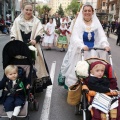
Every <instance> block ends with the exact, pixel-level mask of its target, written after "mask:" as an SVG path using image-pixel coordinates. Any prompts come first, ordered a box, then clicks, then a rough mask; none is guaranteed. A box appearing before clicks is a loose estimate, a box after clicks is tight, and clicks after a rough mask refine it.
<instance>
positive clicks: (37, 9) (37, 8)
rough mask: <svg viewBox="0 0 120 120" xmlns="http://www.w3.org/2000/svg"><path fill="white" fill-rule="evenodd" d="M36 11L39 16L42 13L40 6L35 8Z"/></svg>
mask: <svg viewBox="0 0 120 120" xmlns="http://www.w3.org/2000/svg"><path fill="white" fill-rule="evenodd" d="M36 11H37V12H38V13H39V16H40V15H41V14H42V13H43V11H42V8H41V6H40V5H38V6H36Z"/></svg>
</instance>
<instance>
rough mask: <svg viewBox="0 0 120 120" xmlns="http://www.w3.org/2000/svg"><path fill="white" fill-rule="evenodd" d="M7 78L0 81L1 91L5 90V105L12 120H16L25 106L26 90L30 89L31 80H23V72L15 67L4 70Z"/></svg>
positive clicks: (11, 66) (3, 95)
mask: <svg viewBox="0 0 120 120" xmlns="http://www.w3.org/2000/svg"><path fill="white" fill-rule="evenodd" d="M4 73H5V76H4V78H3V79H2V80H1V81H0V89H3V92H2V93H3V94H2V98H3V105H4V108H5V112H6V114H7V116H8V118H9V119H10V120H16V116H18V114H19V112H20V110H21V107H22V106H23V105H24V104H25V98H26V97H25V96H26V89H29V87H30V83H29V80H25V79H24V80H22V77H23V76H22V77H21V75H19V74H21V73H22V72H19V71H18V67H17V66H15V65H8V66H7V67H6V68H5V70H4Z"/></svg>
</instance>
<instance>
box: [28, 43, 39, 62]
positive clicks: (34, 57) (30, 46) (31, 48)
mask: <svg viewBox="0 0 120 120" xmlns="http://www.w3.org/2000/svg"><path fill="white" fill-rule="evenodd" d="M28 47H29V49H30V52H31V56H32V59H34V60H35V59H36V57H37V49H36V48H35V47H34V46H33V45H29V46H28Z"/></svg>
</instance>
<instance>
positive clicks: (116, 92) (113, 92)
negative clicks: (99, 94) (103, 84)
mask: <svg viewBox="0 0 120 120" xmlns="http://www.w3.org/2000/svg"><path fill="white" fill-rule="evenodd" d="M110 93H111V95H116V94H118V91H117V90H112V89H110ZM119 94H120V92H119Z"/></svg>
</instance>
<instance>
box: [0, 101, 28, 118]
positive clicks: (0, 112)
mask: <svg viewBox="0 0 120 120" xmlns="http://www.w3.org/2000/svg"><path fill="white" fill-rule="evenodd" d="M27 115H28V101H26V102H25V105H24V106H23V107H22V109H21V111H20V113H19V115H18V116H17V117H27ZM0 117H8V116H7V114H6V112H5V110H4V106H3V105H0Z"/></svg>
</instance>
